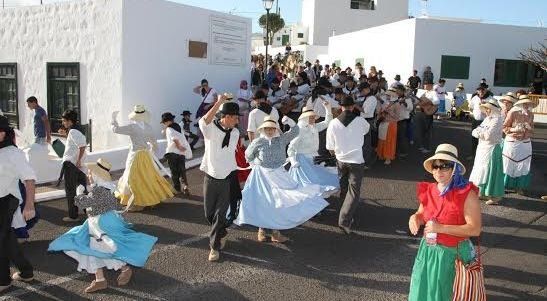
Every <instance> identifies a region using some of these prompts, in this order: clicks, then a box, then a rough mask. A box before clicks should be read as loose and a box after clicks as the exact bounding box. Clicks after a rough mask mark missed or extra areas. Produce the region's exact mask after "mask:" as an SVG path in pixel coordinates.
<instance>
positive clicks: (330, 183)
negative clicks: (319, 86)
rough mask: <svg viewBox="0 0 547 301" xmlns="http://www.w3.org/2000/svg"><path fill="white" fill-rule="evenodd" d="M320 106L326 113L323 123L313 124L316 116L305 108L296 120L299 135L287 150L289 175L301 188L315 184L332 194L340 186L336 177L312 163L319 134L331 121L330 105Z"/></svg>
mask: <svg viewBox="0 0 547 301" xmlns="http://www.w3.org/2000/svg"><path fill="white" fill-rule="evenodd" d="M319 97H322V96H319ZM322 105H323V107H324V108H325V111H326V117H325V120H324V121H322V122H320V123H315V121H316V119H317V117H318V116H317V115H316V114H315V112H314V111H313V109H312V108H310V107H307V106H306V107H304V108H303V110H302V114H301V115H300V117H299V118H298V128H299V130H300V131H299V134H298V136H297V137H296V138H294V139H293V140H292V141H291V143H290V144H289V148H288V150H287V154H288V156H289V161H290V162H291V168H290V170H289V174H290V175H291V177H292V179H293V180H295V181H296V182H297V183H300V184H302V185H303V186H306V185H310V184H317V185H320V186H321V189H322V190H323V191H325V192H330V193H332V192H334V191H335V190H336V189H337V188H338V187H339V185H340V184H339V182H338V175H337V174H336V173H332V172H329V171H328V170H327V169H326V168H324V167H322V166H319V165H315V164H314V163H313V157H314V156H317V155H318V153H317V151H318V150H319V132H321V131H324V130H326V129H327V127H328V126H329V122H330V121H331V120H332V109H331V105H330V103H329V102H328V101H327V100H323V102H322ZM324 196H326V195H324Z"/></svg>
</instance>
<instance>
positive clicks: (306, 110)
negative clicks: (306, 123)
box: [298, 106, 317, 120]
mask: <svg viewBox="0 0 547 301" xmlns="http://www.w3.org/2000/svg"><path fill="white" fill-rule="evenodd" d="M312 116H313V117H315V119H317V114H315V111H314V110H313V109H312V108H309V107H307V106H304V107H303V108H302V114H300V117H298V120H300V119H304V118H309V117H312Z"/></svg>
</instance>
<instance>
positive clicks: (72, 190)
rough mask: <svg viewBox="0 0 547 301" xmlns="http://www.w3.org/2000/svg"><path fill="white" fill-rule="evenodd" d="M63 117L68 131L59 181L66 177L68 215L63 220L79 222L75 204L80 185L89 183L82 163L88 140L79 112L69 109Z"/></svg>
mask: <svg viewBox="0 0 547 301" xmlns="http://www.w3.org/2000/svg"><path fill="white" fill-rule="evenodd" d="M61 118H62V123H63V127H64V128H65V129H66V131H67V133H68V135H67V138H66V146H65V153H64V154H63V167H62V169H61V177H60V178H59V181H60V180H61V178H62V177H63V176H64V178H65V193H66V200H67V204H68V216H66V217H63V221H64V222H77V221H79V220H80V218H79V216H78V207H76V206H75V205H74V197H75V196H76V188H78V186H80V185H82V186H84V187H86V185H87V177H86V174H85V172H84V166H83V164H82V163H83V161H84V158H85V148H86V146H87V141H86V139H85V136H84V134H83V130H82V128H81V126H80V124H79V123H78V113H76V112H75V111H73V110H67V111H65V112H64V113H63V115H62V117H61Z"/></svg>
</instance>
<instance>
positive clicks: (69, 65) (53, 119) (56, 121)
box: [46, 62, 83, 135]
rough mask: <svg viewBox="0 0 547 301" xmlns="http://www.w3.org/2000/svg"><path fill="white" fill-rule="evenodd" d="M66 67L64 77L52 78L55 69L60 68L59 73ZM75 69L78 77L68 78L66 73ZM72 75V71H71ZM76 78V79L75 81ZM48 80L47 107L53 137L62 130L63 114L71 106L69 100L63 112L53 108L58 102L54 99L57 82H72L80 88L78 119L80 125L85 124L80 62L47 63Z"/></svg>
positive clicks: (64, 104)
mask: <svg viewBox="0 0 547 301" xmlns="http://www.w3.org/2000/svg"><path fill="white" fill-rule="evenodd" d="M63 67H64V69H63V74H62V75H57V76H55V77H53V78H52V74H51V73H52V72H53V68H58V71H60V70H62V68H63ZM74 67H76V70H77V73H78V74H77V76H66V75H65V74H64V73H65V72H66V71H67V70H69V69H73V68H74ZM71 73H72V71H71ZM74 77H75V79H74ZM46 78H47V107H48V110H47V111H48V117H49V122H50V125H51V133H52V135H54V134H56V133H57V130H58V129H59V128H60V126H61V124H62V123H61V116H60V115H62V113H63V112H64V111H65V110H67V109H68V108H69V107H70V106H69V105H68V102H69V100H68V99H66V98H65V99H64V103H63V109H62V110H60V111H59V110H57V109H54V108H53V106H54V105H55V104H56V101H55V100H54V99H53V98H54V88H53V86H54V84H55V83H56V82H72V83H73V84H75V86H76V87H77V88H78V93H77V110H76V112H77V113H78V119H79V121H80V124H83V120H82V95H81V86H80V80H81V70H80V63H79V62H66V63H65V62H55V63H46ZM66 93H67V92H66V90H65V97H66ZM57 111H59V113H60V114H59V116H57Z"/></svg>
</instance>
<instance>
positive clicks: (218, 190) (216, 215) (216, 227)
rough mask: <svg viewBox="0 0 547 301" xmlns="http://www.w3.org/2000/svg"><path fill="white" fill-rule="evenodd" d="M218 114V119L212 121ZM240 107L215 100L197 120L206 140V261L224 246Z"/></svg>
mask: <svg viewBox="0 0 547 301" xmlns="http://www.w3.org/2000/svg"><path fill="white" fill-rule="evenodd" d="M217 112H219V113H220V118H218V119H215V114H216V113H217ZM238 121H239V105H238V104H237V103H235V102H227V98H226V96H224V95H222V96H219V97H218V101H217V102H215V104H214V105H213V107H212V108H211V110H209V111H208V112H207V114H205V116H204V117H203V118H201V119H200V120H199V128H200V130H201V132H202V133H203V137H204V140H205V153H204V155H203V159H202V161H201V166H200V170H202V171H203V172H205V177H204V178H203V198H204V206H205V217H206V218H207V221H208V222H209V223H210V224H211V226H212V228H211V234H210V238H209V246H210V248H211V252H210V253H209V261H217V260H218V259H219V257H220V253H219V251H220V250H221V249H223V248H224V245H225V243H226V235H227V234H228V232H227V231H226V228H227V226H228V223H227V221H226V212H227V211H228V206H229V204H230V183H231V182H230V181H231V180H232V179H231V177H234V176H236V171H237V163H236V158H235V151H236V146H237V141H238V139H239V130H238V129H237V123H238Z"/></svg>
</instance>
